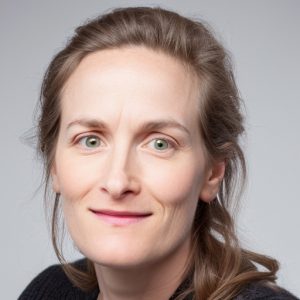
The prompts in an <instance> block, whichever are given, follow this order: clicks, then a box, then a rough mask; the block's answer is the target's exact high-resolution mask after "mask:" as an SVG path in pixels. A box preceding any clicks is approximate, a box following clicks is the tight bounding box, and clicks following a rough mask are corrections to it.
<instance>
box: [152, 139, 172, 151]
mask: <svg viewBox="0 0 300 300" xmlns="http://www.w3.org/2000/svg"><path fill="white" fill-rule="evenodd" d="M153 142H154V148H155V149H157V150H165V149H168V148H169V143H168V141H166V140H163V139H154V140H153Z"/></svg>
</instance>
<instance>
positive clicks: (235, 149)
mask: <svg viewBox="0 0 300 300" xmlns="http://www.w3.org/2000/svg"><path fill="white" fill-rule="evenodd" d="M40 104H41V115H40V120H39V127H38V128H39V148H40V150H41V154H42V156H43V158H44V161H45V174H46V182H47V183H48V182H49V180H50V181H51V183H50V186H51V187H52V189H53V191H54V193H55V200H54V205H53V213H52V241H53V245H54V249H55V252H56V254H57V257H58V258H59V260H60V262H61V264H62V267H61V266H59V265H55V266H51V267H49V268H48V269H46V270H45V271H44V272H42V273H41V274H40V275H38V276H37V278H35V279H34V280H33V281H32V282H31V283H30V285H29V286H28V287H27V288H26V289H25V291H24V292H23V293H22V295H21V296H20V298H19V299H98V300H99V299H101V300H108V299H161V300H164V299H210V300H212V299H214V300H215V299H275V298H276V299H296V298H295V297H294V296H293V295H291V294H290V293H288V292H287V291H285V290H282V289H280V288H279V287H277V286H276V284H275V279H276V272H277V270H278V264H277V262H276V260H274V259H271V258H269V257H266V256H263V255H260V254H257V253H253V252H250V251H247V250H245V249H242V248H241V247H240V246H239V243H238V240H237V237H236V234H235V228H234V224H233V219H232V217H231V215H230V213H229V211H230V210H231V209H232V208H233V207H234V205H235V204H236V201H237V199H238V196H239V194H240V192H241V190H242V186H243V182H244V179H245V177H246V166H245V159H244V154H243V152H242V150H241V148H240V146H239V143H238V140H239V138H240V136H241V135H242V134H243V131H244V128H243V117H242V114H241V111H240V106H241V101H240V99H239V95H238V91H237V88H236V85H235V81H234V77H233V74H232V69H231V65H230V61H229V58H228V55H227V54H226V52H225V50H224V48H223V47H222V46H221V45H220V43H219V42H218V41H217V40H216V39H215V38H214V36H213V35H212V33H211V32H210V31H209V30H208V29H207V27H205V26H204V25H203V24H202V23H200V22H197V21H193V20H190V19H187V18H184V17H182V16H180V15H178V14H176V13H174V12H170V11H166V10H163V9H160V8H145V7H144V8H123V9H116V10H114V11H112V12H111V13H108V14H106V15H103V16H100V17H99V18H96V19H94V20H91V21H89V22H87V23H86V24H85V25H83V26H81V27H79V28H77V30H76V34H75V35H74V36H73V38H72V39H71V40H70V41H69V42H68V44H67V46H66V47H65V48H64V49H63V50H62V51H61V52H59V53H58V54H57V55H56V56H55V57H54V59H53V60H52V62H51V64H50V65H49V68H48V70H47V72H46V75H45V77H44V81H43V85H42V90H41V103H40ZM48 186H49V185H48V184H47V185H46V188H47V187H48ZM60 210H62V211H63V215H64V220H65V222H66V225H67V228H68V231H69V233H70V235H71V237H72V240H73V241H74V244H75V245H76V247H77V248H78V250H79V251H80V252H81V253H82V254H83V255H84V257H85V259H82V260H79V261H76V262H74V263H67V262H66V261H65V258H64V257H63V254H62V250H61V249H60V247H58V244H59V242H58V233H59V230H58V229H59V227H58V217H59V211H60ZM257 265H260V266H262V267H264V268H265V270H264V271H260V270H259V269H258V268H257Z"/></svg>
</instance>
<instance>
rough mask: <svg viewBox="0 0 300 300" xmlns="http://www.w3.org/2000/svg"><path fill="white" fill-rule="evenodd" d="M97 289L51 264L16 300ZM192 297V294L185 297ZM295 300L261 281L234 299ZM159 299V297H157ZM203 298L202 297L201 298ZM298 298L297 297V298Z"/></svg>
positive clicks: (74, 297) (56, 299)
mask: <svg viewBox="0 0 300 300" xmlns="http://www.w3.org/2000/svg"><path fill="white" fill-rule="evenodd" d="M85 263H86V260H85V259H81V260H79V261H76V262H75V265H76V266H77V267H79V268H82V267H84V266H85ZM186 285H187V282H186V281H185V282H183V283H182V284H181V285H180V286H179V287H178V289H177V290H176V291H175V293H174V295H173V296H172V297H171V298H170V300H173V299H174V298H175V297H176V295H178V294H179V293H180V291H182V290H183V289H184V288H185V286H186ZM98 293H99V289H98V288H96V289H94V290H93V291H92V292H89V293H85V292H83V291H81V290H80V289H79V288H77V287H75V286H74V285H73V284H72V283H71V282H70V280H69V279H68V277H67V276H66V275H65V273H64V271H63V270H62V268H61V266H60V265H53V266H50V267H48V268H47V269H45V270H44V271H43V272H42V273H40V274H39V275H38V276H37V277H35V278H34V279H33V280H32V281H31V283H30V284H29V285H28V286H27V287H26V289H25V290H24V291H23V293H22V294H21V296H20V297H19V298H18V300H50V299H51V300H62V299H66V300H96V299H97V296H98ZM185 299H186V300H190V299H192V295H190V296H188V297H187V298H185ZM254 299H256V300H297V299H298V298H296V297H295V296H293V295H292V294H290V293H289V292H287V291H286V290H283V289H281V290H280V291H274V290H273V289H272V288H270V287H267V286H265V285H263V284H261V283H258V282H257V283H255V282H254V283H251V284H248V285H247V286H246V287H245V288H244V289H243V290H242V292H241V293H240V294H239V295H238V296H237V297H236V298H235V300H254ZM157 300H159V299H157ZM203 300H204V299H203ZM298 300H299V299H298Z"/></svg>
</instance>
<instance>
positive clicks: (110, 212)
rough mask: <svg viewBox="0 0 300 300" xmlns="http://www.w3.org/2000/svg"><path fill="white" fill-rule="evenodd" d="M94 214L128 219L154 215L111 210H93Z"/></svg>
mask: <svg viewBox="0 0 300 300" xmlns="http://www.w3.org/2000/svg"><path fill="white" fill-rule="evenodd" d="M91 211H92V212H94V213H99V214H104V215H108V216H116V217H118V216H120V217H121V216H123V217H124V216H128V217H146V216H150V215H152V213H150V212H136V211H118V210H110V209H91Z"/></svg>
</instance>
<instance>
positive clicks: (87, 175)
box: [56, 154, 100, 201]
mask: <svg viewBox="0 0 300 300" xmlns="http://www.w3.org/2000/svg"><path fill="white" fill-rule="evenodd" d="M57 162H59V163H57V166H56V169H57V174H58V175H57V178H58V182H59V187H60V193H61V195H62V197H63V198H64V199H65V200H67V201H79V200H80V199H81V198H83V197H84V195H86V194H87V193H88V192H89V191H90V190H91V189H92V188H93V186H94V183H95V181H96V180H97V178H96V176H95V174H97V173H98V172H100V171H98V172H97V168H98V166H97V164H96V163H95V161H89V160H83V159H80V158H76V159H72V156H71V155H64V154H61V155H60V156H57Z"/></svg>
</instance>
